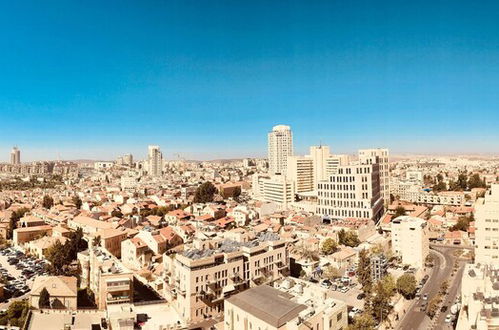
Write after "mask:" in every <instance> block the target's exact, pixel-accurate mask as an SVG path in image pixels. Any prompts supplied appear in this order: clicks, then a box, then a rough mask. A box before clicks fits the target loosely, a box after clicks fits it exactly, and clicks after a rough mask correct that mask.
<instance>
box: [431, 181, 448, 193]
mask: <svg viewBox="0 0 499 330" xmlns="http://www.w3.org/2000/svg"><path fill="white" fill-rule="evenodd" d="M432 190H433V191H435V192H439V191H444V190H447V185H446V184H445V182H443V181H439V182H438V183H437V184H435V185H434V186H433V188H432Z"/></svg>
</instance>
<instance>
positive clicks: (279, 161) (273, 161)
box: [268, 125, 293, 175]
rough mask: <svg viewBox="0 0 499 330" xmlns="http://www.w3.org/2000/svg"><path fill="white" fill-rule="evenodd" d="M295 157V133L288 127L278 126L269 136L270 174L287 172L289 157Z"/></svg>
mask: <svg viewBox="0 0 499 330" xmlns="http://www.w3.org/2000/svg"><path fill="white" fill-rule="evenodd" d="M289 156H293V133H292V132H291V128H290V127H289V126H286V125H277V126H274V127H273V128H272V131H271V132H269V134H268V158H269V174H271V175H274V174H283V175H285V174H286V172H287V166H288V163H287V162H288V157H289Z"/></svg>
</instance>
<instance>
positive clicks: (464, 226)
mask: <svg viewBox="0 0 499 330" xmlns="http://www.w3.org/2000/svg"><path fill="white" fill-rule="evenodd" d="M471 221H473V217H472V216H471V217H459V219H458V220H457V223H456V224H455V225H454V226H452V227H450V228H449V230H450V231H457V230H462V231H467V230H468V228H469V226H470V222H471Z"/></svg>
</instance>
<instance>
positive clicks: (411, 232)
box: [391, 216, 429, 268]
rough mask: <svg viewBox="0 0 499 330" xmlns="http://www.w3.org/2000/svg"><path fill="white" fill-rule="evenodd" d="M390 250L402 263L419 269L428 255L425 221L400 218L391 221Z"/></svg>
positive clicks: (407, 217)
mask: <svg viewBox="0 0 499 330" xmlns="http://www.w3.org/2000/svg"><path fill="white" fill-rule="evenodd" d="M391 235H392V250H393V252H394V253H395V254H397V255H399V256H400V257H402V263H403V264H405V265H411V266H413V267H416V268H421V267H423V265H424V262H425V259H426V256H427V255H428V253H429V241H428V229H427V223H426V220H423V219H421V218H415V217H409V216H401V217H398V218H396V219H395V220H393V221H392V232H391Z"/></svg>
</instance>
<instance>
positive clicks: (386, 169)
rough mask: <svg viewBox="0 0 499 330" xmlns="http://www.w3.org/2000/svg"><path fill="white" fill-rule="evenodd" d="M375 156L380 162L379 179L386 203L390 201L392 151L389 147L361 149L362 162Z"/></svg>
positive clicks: (382, 196)
mask: <svg viewBox="0 0 499 330" xmlns="http://www.w3.org/2000/svg"><path fill="white" fill-rule="evenodd" d="M372 157H375V158H376V162H377V163H378V164H379V179H380V191H381V198H383V200H384V201H385V204H389V203H390V152H389V151H388V149H380V148H377V149H361V150H359V160H360V162H361V163H362V162H365V161H366V160H367V159H369V158H372Z"/></svg>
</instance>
